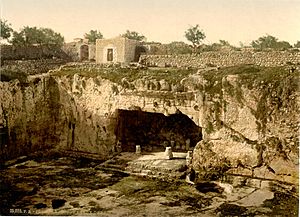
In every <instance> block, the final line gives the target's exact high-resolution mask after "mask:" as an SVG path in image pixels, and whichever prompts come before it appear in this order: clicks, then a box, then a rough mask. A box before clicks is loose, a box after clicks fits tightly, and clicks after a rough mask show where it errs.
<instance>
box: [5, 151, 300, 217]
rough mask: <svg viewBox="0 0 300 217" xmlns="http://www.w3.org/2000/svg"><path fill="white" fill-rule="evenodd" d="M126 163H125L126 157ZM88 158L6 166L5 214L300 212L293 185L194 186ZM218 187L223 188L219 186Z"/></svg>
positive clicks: (185, 214) (286, 213)
mask: <svg viewBox="0 0 300 217" xmlns="http://www.w3.org/2000/svg"><path fill="white" fill-rule="evenodd" d="M123 163H124V162H123ZM99 165H103V162H100V161H93V160H87V159H84V158H79V159H78V158H70V157H57V158H54V159H38V158H36V159H31V160H27V161H25V162H22V163H18V164H14V165H11V166H9V167H7V168H3V169H1V170H0V178H1V179H0V193H1V194H0V207H1V209H0V211H1V213H0V214H1V215H80V216H82V215H84V216H87V215H93V216H114V217H115V216H116V217H117V216H155V217H157V216H163V217H164V216H298V197H297V196H296V192H294V191H295V190H294V189H293V188H289V189H285V188H282V187H280V186H278V185H275V184H274V185H272V186H270V185H269V186H266V187H261V188H253V187H247V186H241V187H234V188H233V187H232V186H231V185H229V184H226V183H220V184H219V185H216V183H202V185H200V184H198V185H191V184H188V183H186V182H185V181H184V180H176V181H175V180H174V181H172V182H167V181H162V180H159V179H153V178H147V177H140V176H132V175H128V174H127V173H123V172H121V171H117V170H110V169H104V168H103V167H99ZM216 186H217V187H216Z"/></svg>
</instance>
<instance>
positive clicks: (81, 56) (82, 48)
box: [79, 44, 89, 61]
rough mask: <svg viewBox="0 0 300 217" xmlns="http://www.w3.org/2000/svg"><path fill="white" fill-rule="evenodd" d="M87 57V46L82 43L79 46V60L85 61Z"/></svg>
mask: <svg viewBox="0 0 300 217" xmlns="http://www.w3.org/2000/svg"><path fill="white" fill-rule="evenodd" d="M88 59H89V46H88V45H86V44H84V45H81V46H80V51H79V60H80V61H85V60H88Z"/></svg>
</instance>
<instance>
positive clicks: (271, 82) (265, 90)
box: [202, 66, 300, 133]
mask: <svg viewBox="0 0 300 217" xmlns="http://www.w3.org/2000/svg"><path fill="white" fill-rule="evenodd" d="M202 75H203V76H204V78H205V79H206V80H207V81H208V83H207V84H206V85H205V86H204V87H202V89H203V90H204V91H205V93H206V94H207V95H210V96H211V98H212V99H214V100H213V103H214V106H213V108H214V111H213V112H214V115H212V116H213V117H212V120H211V121H212V122H213V121H216V123H215V124H212V123H211V122H209V123H208V128H207V131H208V132H213V131H214V130H215V127H218V126H221V125H222V121H221V120H220V118H219V115H220V109H221V106H222V104H223V105H226V104H227V102H226V101H225V100H224V98H223V93H224V92H223V91H225V93H227V94H228V95H229V96H231V97H232V98H234V99H235V100H236V101H237V102H238V103H239V104H240V105H241V106H246V105H245V104H244V102H245V99H244V98H243V90H242V87H245V88H247V89H250V90H251V89H254V88H255V89H256V90H258V91H259V96H258V99H257V108H256V109H251V110H252V113H253V114H254V115H255V117H256V118H257V125H258V129H257V130H258V131H259V132H262V133H265V129H266V123H267V119H268V117H270V115H271V113H272V114H274V113H278V112H282V111H281V109H283V108H291V105H290V104H289V103H293V102H292V100H290V97H291V95H292V93H294V92H296V91H297V90H298V82H299V77H300V73H299V71H294V72H292V71H289V70H288V69H286V68H285V67H259V66H234V67H227V68H223V69H220V70H217V71H216V70H215V71H213V70H212V71H207V72H203V73H202ZM230 75H236V77H234V78H233V79H234V82H236V85H232V84H231V82H230V81H229V80H230V78H229V80H228V79H226V80H225V79H223V78H224V77H227V76H230ZM292 107H293V106H292Z"/></svg>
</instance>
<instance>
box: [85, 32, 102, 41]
mask: <svg viewBox="0 0 300 217" xmlns="http://www.w3.org/2000/svg"><path fill="white" fill-rule="evenodd" d="M84 38H85V39H88V40H89V43H96V39H102V38H103V35H102V33H101V32H100V31H97V30H91V31H90V32H89V33H85V34H84Z"/></svg>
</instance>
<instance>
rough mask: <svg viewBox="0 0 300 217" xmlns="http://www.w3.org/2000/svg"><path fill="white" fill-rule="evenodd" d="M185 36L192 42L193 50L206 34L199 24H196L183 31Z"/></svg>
mask: <svg viewBox="0 0 300 217" xmlns="http://www.w3.org/2000/svg"><path fill="white" fill-rule="evenodd" d="M185 37H186V39H187V40H188V41H190V42H192V45H193V48H194V51H195V50H196V48H197V47H199V45H200V44H201V41H202V40H203V39H205V37H206V36H205V33H204V32H203V30H200V29H199V25H198V24H197V25H196V26H192V27H190V28H189V29H188V30H187V31H185Z"/></svg>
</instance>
